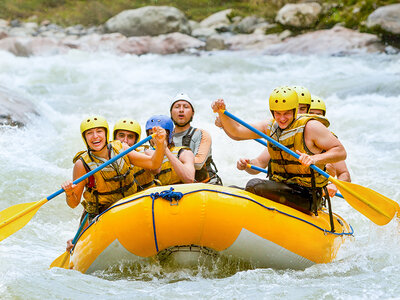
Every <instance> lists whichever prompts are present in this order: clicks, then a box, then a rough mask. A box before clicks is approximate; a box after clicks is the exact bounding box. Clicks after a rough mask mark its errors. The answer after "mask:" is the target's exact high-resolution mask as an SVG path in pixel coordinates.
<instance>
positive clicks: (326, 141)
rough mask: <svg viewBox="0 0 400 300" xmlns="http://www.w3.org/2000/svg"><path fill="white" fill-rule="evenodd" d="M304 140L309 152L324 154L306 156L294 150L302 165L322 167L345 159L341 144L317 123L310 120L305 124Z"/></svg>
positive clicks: (344, 151)
mask: <svg viewBox="0 0 400 300" xmlns="http://www.w3.org/2000/svg"><path fill="white" fill-rule="evenodd" d="M304 139H305V144H306V146H307V148H308V149H309V150H310V151H311V152H321V151H325V152H321V153H319V154H314V155H308V154H305V153H301V152H300V151H298V150H296V152H297V154H299V155H300V158H299V160H300V162H301V163H302V164H303V165H306V166H309V165H311V164H315V165H324V164H327V163H335V162H338V161H341V160H345V159H346V156H347V154H346V150H345V149H344V147H343V145H342V143H341V142H340V141H339V140H338V139H337V138H336V137H335V136H334V135H333V134H332V133H331V132H330V131H329V130H328V128H326V127H325V126H324V125H323V124H322V123H320V122H319V121H316V120H310V121H309V122H307V124H306V126H305V128H304Z"/></svg>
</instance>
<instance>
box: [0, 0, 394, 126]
mask: <svg viewBox="0 0 400 300" xmlns="http://www.w3.org/2000/svg"><path fill="white" fill-rule="evenodd" d="M231 13H232V11H231V10H230V9H228V10H223V11H220V12H218V13H216V14H213V15H211V16H209V17H207V18H206V19H204V20H202V21H201V22H195V21H192V20H188V18H187V17H186V16H185V14H184V13H183V12H182V11H180V10H178V9H177V8H175V7H169V6H158V7H156V6H147V7H142V8H138V9H133V10H125V11H123V12H121V13H119V14H118V15H116V16H114V17H112V18H110V19H109V20H108V21H107V22H105V24H103V25H101V26H96V27H90V28H85V27H84V26H82V25H76V26H72V27H67V28H63V27H61V26H58V25H56V24H53V23H51V22H49V21H43V22H41V23H40V24H37V23H35V22H25V23H24V22H19V21H18V20H14V21H10V22H8V21H5V20H0V50H5V51H9V52H11V53H13V54H14V55H16V56H32V55H55V54H60V53H66V52H68V51H70V50H72V49H78V50H82V51H94V52H95V51H107V52H113V53H116V54H135V55H142V54H146V53H156V54H171V53H180V52H186V53H201V52H202V51H220V50H231V51H240V50H246V51H257V52H260V53H264V54H270V55H279V54H284V53H292V54H299V55H351V54H355V53H362V52H364V53H365V52H373V53H376V52H388V53H398V52H399V49H398V48H396V47H395V46H391V45H389V44H387V43H386V42H385V39H386V40H387V38H388V37H389V38H390V39H391V40H392V41H393V45H396V43H397V42H398V41H399V40H400V4H393V5H388V6H384V7H380V8H377V9H376V10H375V11H374V12H373V13H372V14H370V16H369V17H368V20H367V22H366V24H365V26H367V27H368V28H371V31H373V32H375V33H376V34H371V33H362V32H359V31H356V30H352V29H348V28H345V27H343V26H342V25H341V24H336V25H335V26H334V27H332V28H330V29H324V30H312V28H313V26H314V24H315V23H316V22H317V20H318V18H319V16H320V15H321V14H323V13H324V7H323V6H321V5H320V4H319V3H317V2H307V3H300V4H286V5H285V6H283V7H282V8H281V9H280V10H279V12H278V13H277V15H276V18H275V23H270V22H267V21H266V20H265V19H263V18H259V17H255V16H250V17H245V18H241V17H238V16H236V17H231ZM0 108H1V111H2V113H1V115H0V124H7V125H13V126H14V125H16V126H23V125H24V124H25V123H26V122H27V121H28V120H29V117H30V116H31V115H35V114H37V112H36V110H35V108H34V107H33V105H32V103H30V102H29V100H27V99H24V98H23V97H21V96H19V95H16V94H15V93H13V92H12V91H9V90H7V89H6V88H4V87H1V86H0Z"/></svg>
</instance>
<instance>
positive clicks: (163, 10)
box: [104, 6, 191, 37]
mask: <svg viewBox="0 0 400 300" xmlns="http://www.w3.org/2000/svg"><path fill="white" fill-rule="evenodd" d="M104 28H105V31H106V32H110V33H111V32H119V33H122V34H123V35H125V36H127V37H130V36H146V35H150V36H156V35H160V34H167V33H171V32H181V33H185V34H190V31H191V29H190V25H189V21H188V19H187V18H186V16H185V14H184V13H183V12H181V11H180V10H179V9H177V8H175V7H172V6H145V7H141V8H137V9H129V10H124V11H122V12H120V13H119V14H118V15H116V16H114V17H112V18H111V19H109V20H108V21H107V22H106V23H105V24H104Z"/></svg>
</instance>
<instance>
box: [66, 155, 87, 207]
mask: <svg viewBox="0 0 400 300" xmlns="http://www.w3.org/2000/svg"><path fill="white" fill-rule="evenodd" d="M85 174H86V169H85V167H84V165H83V163H82V161H81V160H80V159H79V160H77V161H76V163H75V165H74V170H73V175H72V178H73V180H67V181H65V182H64V183H63V184H62V185H61V188H62V189H64V191H65V197H66V201H67V204H68V206H69V207H71V208H75V207H77V206H78V205H79V203H80V202H81V197H82V193H83V189H84V188H85V185H86V184H87V181H88V179H87V178H86V179H85V180H83V181H81V182H79V183H78V184H73V183H72V181H75V180H76V179H78V178H80V177H82V176H83V175H85Z"/></svg>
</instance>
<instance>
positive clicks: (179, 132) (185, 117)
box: [170, 93, 222, 185]
mask: <svg viewBox="0 0 400 300" xmlns="http://www.w3.org/2000/svg"><path fill="white" fill-rule="evenodd" d="M170 113H171V119H172V121H173V122H174V124H175V131H174V137H173V141H174V144H175V146H177V147H181V146H186V147H189V148H190V149H191V150H192V152H193V153H194V155H195V169H196V174H195V181H196V182H206V183H211V184H217V185H222V181H221V178H220V177H219V176H218V174H217V172H218V170H217V167H216V166H215V163H214V161H213V160H212V156H211V144H212V141H211V136H210V134H209V133H208V132H207V131H205V130H204V129H200V128H193V127H192V126H191V125H190V123H191V122H192V121H193V116H194V107H193V105H192V99H190V97H189V96H188V95H187V94H184V93H179V94H177V95H176V96H175V97H174V98H173V99H172V103H171V106H170Z"/></svg>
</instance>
